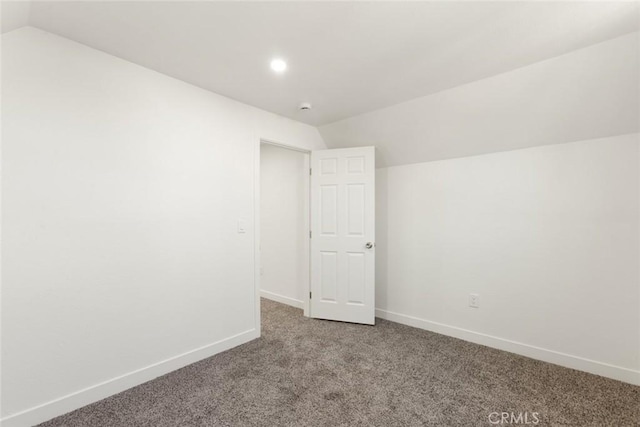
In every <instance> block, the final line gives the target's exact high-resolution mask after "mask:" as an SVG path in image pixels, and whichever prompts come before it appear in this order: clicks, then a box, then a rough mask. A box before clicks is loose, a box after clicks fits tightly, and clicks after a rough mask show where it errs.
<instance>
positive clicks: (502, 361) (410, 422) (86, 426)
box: [41, 299, 640, 427]
mask: <svg viewBox="0 0 640 427" xmlns="http://www.w3.org/2000/svg"><path fill="white" fill-rule="evenodd" d="M262 316H263V317H262V319H263V320H262V321H263V329H262V331H263V336H262V337H261V338H260V339H257V340H254V341H252V342H250V343H247V344H244V345H242V346H239V347H236V348H234V349H232V350H229V351H226V352H224V353H221V354H218V355H216V356H213V357H211V358H208V359H205V360H203V361H200V362H198V363H195V364H193V365H189V366H187V367H185V368H182V369H180V370H178V371H175V372H172V373H170V374H167V375H165V376H162V377H160V378H157V379H155V380H153V381H149V382H147V383H145V384H142V385H140V386H137V387H134V388H132V389H129V390H127V391H124V392H122V393H120V394H117V395H114V396H111V397H109V398H107V399H104V400H101V401H99V402H96V403H94V404H92V405H89V406H86V407H84V408H81V409H78V410H76V411H74V412H71V413H69V414H66V415H63V416H61V417H58V418H55V419H53V420H51V421H48V422H46V423H44V424H41V426H46V427H58V426H82V427H90V426H109V427H111V426H153V427H165V426H167V427H169V426H170V427H176V426H323V427H324V426H385V427H386V426H425V425H431V426H485V425H486V426H491V425H494V424H492V422H491V421H494V422H495V421H496V420H498V421H500V420H501V418H500V417H501V415H500V414H493V415H491V414H492V413H494V412H498V413H502V412H507V413H514V416H515V417H516V418H514V419H511V418H509V419H508V420H507V421H509V422H508V423H507V422H504V423H503V424H496V425H502V426H504V425H535V421H536V420H537V419H539V422H538V423H537V425H549V426H581V427H584V426H640V387H636V386H632V385H629V384H625V383H622V382H618V381H614V380H610V379H606V378H602V377H598V376H595V375H590V374H587V373H583V372H579V371H575V370H572V369H566V368H562V367H559V366H555V365H551V364H548V363H544V362H540V361H536V360H533V359H528V358H526V357H522V356H517V355H514V354H511V353H507V352H503V351H499V350H494V349H491V348H488V347H484V346H480V345H476V344H472V343H468V342H465V341H461V340H458V339H455V338H450V337H446V336H444V335H438V334H434V333H431V332H427V331H423V330H420V329H414V328H411V327H408V326H403V325H400V324H397V323H393V322H388V321H384V320H380V319H377V324H376V326H373V327H372V326H363V325H353V324H346V323H339V322H330V321H322V320H314V319H307V318H305V317H303V316H302V311H301V310H298V309H295V308H292V307H288V306H285V305H282V304H278V303H275V302H272V301H268V300H264V299H263V300H262ZM534 413H535V414H534ZM519 416H520V417H521V418H519V419H518V417H519ZM525 416H526V419H525ZM491 417H492V418H491ZM525 420H526V421H528V424H525Z"/></svg>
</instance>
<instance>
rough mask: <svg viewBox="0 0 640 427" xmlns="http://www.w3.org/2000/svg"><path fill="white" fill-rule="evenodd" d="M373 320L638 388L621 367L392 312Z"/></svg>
mask: <svg viewBox="0 0 640 427" xmlns="http://www.w3.org/2000/svg"><path fill="white" fill-rule="evenodd" d="M376 316H377V317H379V318H381V319H386V320H390V321H392V322H396V323H402V324H403V325H408V326H413V327H414V328H419V329H425V330H427V331H431V332H435V333H438V334H442V335H447V336H450V337H454V338H459V339H462V340H465V341H470V342H473V343H476V344H481V345H485V346H487V347H492V348H496V349H498V350H504V351H508V352H510V353H515V354H519V355H521V356H526V357H530V358H532V359H537V360H542V361H544V362H549V363H553V364H555V365H560V366H564V367H566V368H572V369H577V370H579V371H584V372H589V373H591V374H595V375H600V376H603V377H607V378H612V379H614V380H618V381H623V382H626V383H631V384H634V385H640V371H636V370H633V369H629V368H623V367H621V366H615V365H610V364H608V363H603V362H598V361H595V360H591V359H585V358H583V357H579V356H573V355H570V354H566V353H561V352H558V351H554V350H548V349H546V348H541V347H536V346H533V345H529V344H524V343H521V342H517V341H511V340H508V339H504V338H499V337H495V336H492V335H487V334H482V333H479V332H474V331H470V330H468V329H463V328H458V327H456V326H450V325H445V324H443V323H439V322H433V321H430V320H425V319H420V318H418V317H414V316H408V315H406V314H400V313H394V312H392V311H387V310H382V309H379V308H377V309H376Z"/></svg>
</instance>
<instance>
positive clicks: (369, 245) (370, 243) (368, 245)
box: [364, 242, 376, 249]
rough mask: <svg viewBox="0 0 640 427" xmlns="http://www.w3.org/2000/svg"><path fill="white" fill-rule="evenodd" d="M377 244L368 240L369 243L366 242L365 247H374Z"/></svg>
mask: <svg viewBox="0 0 640 427" xmlns="http://www.w3.org/2000/svg"><path fill="white" fill-rule="evenodd" d="M375 245H376V244H375V243H373V242H367V244H366V245H364V247H365V248H367V249H373V247H374V246H375Z"/></svg>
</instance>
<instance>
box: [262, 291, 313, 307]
mask: <svg viewBox="0 0 640 427" xmlns="http://www.w3.org/2000/svg"><path fill="white" fill-rule="evenodd" d="M260 296H261V297H262V298H266V299H270V300H271V301H275V302H279V303H282V304H286V305H290V306H292V307H296V308H304V302H303V301H300V300H298V299H295V298H289V297H285V296H284V295H280V294H274V293H273V292H269V291H260Z"/></svg>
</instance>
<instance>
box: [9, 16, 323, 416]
mask: <svg viewBox="0 0 640 427" xmlns="http://www.w3.org/2000/svg"><path fill="white" fill-rule="evenodd" d="M2 48H3V49H2V66H3V68H2V124H3V126H2V150H3V152H2V174H3V176H2V197H3V211H2V232H3V236H2V237H3V239H2V255H3V259H2V389H3V390H2V391H3V393H2V399H3V400H2V417H3V418H4V421H5V422H6V423H5V425H6V426H9V425H30V424H34V423H36V422H38V421H42V420H43V419H46V418H48V417H52V416H54V415H57V414H60V413H62V412H65V411H68V410H70V409H73V408H75V407H79V406H82V405H84V404H86V403H88V402H90V401H92V400H96V399H99V398H101V397H104V396H106V395H109V394H112V393H114V392H117V391H119V390H122V389H124V388H128V387H130V386H133V385H135V384H137V383H140V382H142V381H145V380H148V379H150V378H153V377H154V376H156V375H159V374H162V373H164V372H167V371H169V370H172V369H175V368H177V367H179V366H182V365H184V364H187V363H190V362H193V361H194V360H197V359H199V358H203V357H206V356H208V355H210V354H213V353H215V352H217V351H220V350H223V349H225V348H227V347H229V346H233V345H237V344H239V343H241V342H244V341H247V340H249V339H252V338H254V337H256V336H257V334H258V330H257V329H256V327H257V326H258V325H257V321H258V318H257V317H256V315H257V313H256V311H255V296H256V292H255V289H254V256H255V254H254V237H255V236H254V227H253V224H254V222H253V221H254V216H253V209H254V191H255V190H256V189H255V188H254V184H255V182H256V177H255V176H254V173H255V170H256V167H257V166H258V164H257V162H256V157H255V156H256V150H257V148H258V141H259V139H260V138H266V139H269V140H275V141H281V142H283V143H287V144H291V145H296V146H299V147H301V148H306V149H317V148H324V144H323V142H322V140H321V138H320V136H319V134H318V132H317V131H316V130H315V129H314V128H312V127H310V126H307V125H303V124H300V123H296V122H293V121H291V120H288V119H284V118H282V117H278V116H275V115H273V114H270V113H266V112H263V111H260V110H258V109H255V108H252V107H249V106H246V105H243V104H240V103H238V102H235V101H232V100H229V99H227V98H224V97H221V96H218V95H215V94H212V93H210V92H207V91H204V90H202V89H199V88H196V87H193V86H190V85H188V84H185V83H182V82H180V81H178V80H175V79H172V78H169V77H166V76H164V75H161V74H158V73H156V72H152V71H150V70H147V69H144V68H142V67H139V66H136V65H133V64H131V63H128V62H126V61H123V60H120V59H117V58H115V57H112V56H109V55H107V54H104V53H101V52H99V51H96V50H93V49H90V48H88V47H86V46H83V45H80V44H77V43H73V42H71V41H68V40H66V39H63V38H60V37H57V36H54V35H51V34H48V33H45V32H43V31H40V30H37V29H34V28H29V27H26V28H22V29H19V30H16V31H13V32H10V33H7V34H4V35H3V36H2ZM239 218H244V219H245V220H246V224H247V227H248V228H247V232H246V233H245V234H239V233H238V232H237V224H238V219H239Z"/></svg>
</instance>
